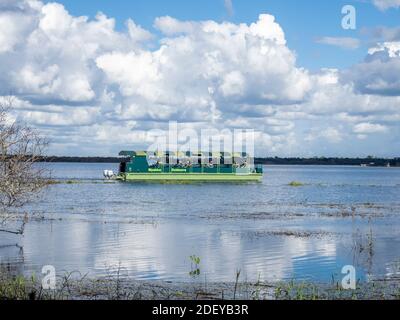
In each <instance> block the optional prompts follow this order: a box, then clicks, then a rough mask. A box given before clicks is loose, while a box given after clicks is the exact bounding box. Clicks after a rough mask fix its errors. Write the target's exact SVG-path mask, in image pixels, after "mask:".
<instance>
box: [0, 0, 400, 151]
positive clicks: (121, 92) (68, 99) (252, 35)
mask: <svg viewBox="0 0 400 320" xmlns="http://www.w3.org/2000/svg"><path fill="white" fill-rule="evenodd" d="M154 27H155V28H156V29H157V30H158V31H159V34H161V36H160V37H159V39H158V38H157V37H155V36H154V35H153V33H152V32H151V31H149V30H146V29H144V28H142V27H141V26H140V25H138V24H137V23H135V21H134V20H133V19H129V20H128V21H127V22H126V23H125V30H123V31H116V29H115V21H114V19H112V18H109V17H107V16H105V15H104V14H101V13H99V14H97V16H96V17H95V18H94V19H89V18H88V17H84V16H82V17H76V16H73V15H71V14H70V13H69V12H68V11H67V10H66V9H65V7H63V6H62V5H61V4H58V3H47V4H44V3H42V2H40V1H36V0H18V1H2V2H1V6H0V98H1V96H3V97H4V96H6V95H9V94H10V93H11V94H13V95H14V96H15V100H14V101H15V104H16V112H15V116H16V117H19V118H21V119H23V120H25V121H28V122H29V123H31V124H33V125H35V126H38V127H40V128H41V129H42V130H43V131H44V132H45V133H46V134H48V135H50V136H51V138H52V140H53V141H54V144H53V149H52V150H54V152H56V153H60V154H63V153H83V154H87V153H88V152H90V153H93V152H96V153H98V154H100V155H101V154H104V153H107V154H111V153H115V152H117V151H118V149H119V148H123V149H125V148H145V147H146V146H147V145H148V144H149V143H151V139H150V140H149V137H148V136H147V135H146V130H149V129H159V130H166V129H167V127H168V121H170V120H174V121H179V123H180V127H181V128H183V129H187V130H189V129H190V130H201V129H230V130H234V129H237V128H239V129H254V130H255V133H256V139H257V148H258V151H259V154H261V155H267V154H271V153H274V154H279V155H293V154H304V152H312V150H311V149H307V148H314V149H313V150H314V151H315V153H317V154H318V145H313V146H308V145H307V143H311V142H312V143H313V144H315V143H317V144H318V143H319V142H318V141H321V143H322V144H324V145H325V144H326V143H331V144H334V145H340V144H341V143H343V141H344V140H345V139H344V137H345V136H346V138H349V139H351V137H352V136H354V137H357V135H358V136H359V135H361V134H362V135H366V134H370V135H372V134H378V133H384V132H388V131H390V130H392V128H393V127H395V124H396V123H398V121H399V120H400V115H399V110H398V104H399V96H400V91H399V88H400V84H399V82H398V77H396V75H395V72H397V71H398V68H399V66H398V52H399V50H398V47H397V44H396V43H395V42H390V43H386V44H385V43H383V44H381V45H377V46H376V47H374V48H371V50H370V52H369V54H368V56H367V58H366V60H365V62H364V63H362V64H359V65H356V66H354V68H352V69H350V70H347V71H340V70H335V69H327V70H320V71H318V72H314V73H311V72H310V71H308V70H306V69H304V68H301V67H300V66H298V64H297V59H296V53H295V52H293V51H292V50H290V49H289V48H288V46H287V44H286V37H285V33H284V31H283V29H282V28H281V26H280V25H279V24H278V23H277V22H276V21H275V18H274V17H273V16H271V15H268V14H261V15H260V16H259V18H258V20H257V21H255V22H253V23H250V24H244V23H242V24H234V23H228V22H222V23H217V22H215V21H181V20H177V19H175V18H173V17H169V16H165V17H159V18H156V19H155V21H154ZM325 40H326V39H325ZM331 40H332V39H331ZM336 40H337V39H336ZM336 40H335V41H333V42H335V44H336V45H339V43H338V42H337V41H336ZM325 42H326V41H325ZM328 42H329V41H328ZM330 42H331V44H334V43H332V41H330ZM339 42H341V45H342V46H343V43H345V45H344V46H345V47H355V45H356V44H355V43H352V41H349V40H343V39H341V40H340V41H339ZM149 44H150V45H149ZM396 121H397V122H396ZM328 122H329V123H328ZM383 123H385V124H383ZM366 124H368V125H370V127H369V128H368V127H367V126H366ZM362 125H363V126H362ZM371 126H372V127H371ZM380 126H381V127H380ZM305 128H307V129H308V128H312V130H311V132H312V134H314V135H317V138H316V139H309V137H310V132H309V130H305ZM382 128H385V130H383V129H382ZM368 129H369V132H367V131H368ZM317 133H318V134H317ZM346 140H347V139H346ZM71 148H72V149H71ZM67 150H68V151H67ZM70 150H76V152H73V151H70Z"/></svg>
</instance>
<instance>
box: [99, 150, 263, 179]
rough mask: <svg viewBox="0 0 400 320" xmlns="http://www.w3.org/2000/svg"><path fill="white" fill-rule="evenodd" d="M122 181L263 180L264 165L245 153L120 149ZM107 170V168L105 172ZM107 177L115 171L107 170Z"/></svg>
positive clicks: (120, 175)
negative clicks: (255, 163) (260, 164)
mask: <svg viewBox="0 0 400 320" xmlns="http://www.w3.org/2000/svg"><path fill="white" fill-rule="evenodd" d="M119 156H120V157H123V160H122V161H121V163H120V166H119V173H118V174H117V175H116V176H115V177H114V178H116V179H117V180H121V181H201V182H207V181H211V182H229V181H231V182H251V181H255V182H257V181H261V180H262V178H263V168H262V166H255V165H253V164H252V163H253V161H252V160H253V159H252V158H251V157H250V156H248V155H247V154H246V153H227V152H223V153H220V152H218V153H216V152H214V153H209V152H196V153H192V152H186V153H183V152H144V151H121V152H120V153H119ZM106 171H107V172H106ZM106 171H105V173H104V175H105V176H106V177H108V178H110V177H111V176H113V173H112V172H110V171H108V170H106Z"/></svg>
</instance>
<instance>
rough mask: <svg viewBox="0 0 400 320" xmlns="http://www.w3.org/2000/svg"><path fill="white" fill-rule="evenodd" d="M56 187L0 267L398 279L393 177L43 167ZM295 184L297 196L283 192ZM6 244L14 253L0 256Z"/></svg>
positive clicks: (356, 172) (0, 241) (328, 171)
mask: <svg viewBox="0 0 400 320" xmlns="http://www.w3.org/2000/svg"><path fill="white" fill-rule="evenodd" d="M51 166H52V169H53V176H54V177H55V178H57V179H64V180H68V179H82V180H84V181H82V183H78V184H67V183H63V184H58V185H53V186H51V187H49V188H48V189H47V190H46V191H45V192H44V196H43V198H42V200H41V201H40V202H38V203H36V204H34V205H33V206H32V210H34V211H35V212H37V213H40V214H41V215H43V216H44V217H45V218H46V219H44V220H39V219H37V220H34V221H31V222H30V223H29V224H28V225H27V228H26V233H25V235H24V237H23V238H21V239H20V240H18V238H16V237H13V236H12V235H3V234H2V235H0V236H1V238H0V246H2V245H4V247H0V260H1V262H2V263H10V264H11V265H13V266H18V268H19V271H20V272H22V271H23V272H25V273H26V274H31V273H33V272H36V273H39V272H40V270H41V267H42V266H43V265H54V266H55V267H56V269H57V270H58V271H59V272H61V271H74V270H79V271H80V272H81V273H89V274H90V275H92V276H94V275H109V274H110V273H113V272H116V270H117V269H120V272H122V274H125V275H129V276H131V277H134V278H136V279H161V280H171V281H173V280H178V281H192V280H193V278H191V277H190V276H189V272H190V271H191V268H192V267H193V266H192V263H191V261H190V259H189V256H191V255H196V256H198V257H200V258H201V262H200V269H201V276H200V277H199V279H198V280H199V281H204V279H205V277H206V278H207V281H233V280H234V277H235V272H236V270H238V269H240V270H241V274H242V278H243V279H248V280H252V281H255V280H257V279H259V278H260V279H261V280H271V281H274V280H282V279H299V280H300V279H308V280H311V279H312V280H317V281H331V279H332V277H333V278H338V277H339V276H340V272H341V269H342V267H343V266H344V265H349V264H351V265H355V266H356V267H357V270H358V277H359V278H360V279H366V278H368V277H384V276H396V275H397V276H398V275H399V274H400V267H399V266H400V236H399V230H400V220H399V213H400V212H399V209H400V199H399V189H400V170H398V169H393V168H392V169H388V168H356V167H303V166H294V167H286V166H285V167H284V166H282V167H281V166H272V167H266V168H265V172H266V174H265V179H264V181H263V183H262V184H257V183H256V184H248V185H243V184H242V185H240V184H239V185H235V184H194V185H190V184H189V185H174V184H172V185H171V184H169V185H158V184H125V183H112V184H105V183H102V182H101V180H100V179H101V175H102V172H103V170H104V169H114V170H115V171H117V168H116V165H114V164H51ZM291 181H300V182H302V183H304V184H305V185H304V186H302V187H290V186H289V183H290V182H291ZM16 241H18V242H19V245H20V246H21V247H22V249H21V248H18V247H15V246H10V247H8V246H7V247H6V245H7V244H13V243H15V242H16Z"/></svg>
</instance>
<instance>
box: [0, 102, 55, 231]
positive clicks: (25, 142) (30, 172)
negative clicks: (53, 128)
mask: <svg viewBox="0 0 400 320" xmlns="http://www.w3.org/2000/svg"><path fill="white" fill-rule="evenodd" d="M12 103H13V100H12V98H9V99H6V100H5V102H3V103H0V224H1V225H4V224H5V222H6V221H7V219H9V215H10V211H12V212H13V215H16V214H17V213H18V212H19V211H18V210H15V209H16V208H21V207H23V206H24V205H25V204H27V203H28V202H30V201H32V200H33V199H34V198H35V197H36V196H37V195H38V194H39V192H40V190H42V189H43V188H44V187H45V186H46V185H47V181H48V179H46V177H47V176H48V172H47V170H46V169H45V168H44V167H43V166H41V165H40V164H38V161H39V160H40V159H41V158H42V156H43V154H44V150H45V148H46V147H47V144H48V143H47V141H46V139H44V138H43V137H42V136H41V135H40V134H39V132H37V131H36V130H35V129H33V128H31V127H29V126H27V125H26V124H24V123H21V122H18V121H16V120H11V119H10V113H11V111H12ZM26 221H27V216H26V215H25V217H24V219H23V222H22V227H21V228H20V229H19V230H17V231H9V230H3V229H0V232H8V233H14V234H23V232H24V227H25V224H26Z"/></svg>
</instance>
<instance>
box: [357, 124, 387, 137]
mask: <svg viewBox="0 0 400 320" xmlns="http://www.w3.org/2000/svg"><path fill="white" fill-rule="evenodd" d="M387 129H388V128H387V127H385V126H383V125H381V124H374V123H369V122H368V123H359V124H357V125H355V126H354V129H353V130H354V132H355V133H358V134H371V133H382V132H386V131H387Z"/></svg>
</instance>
